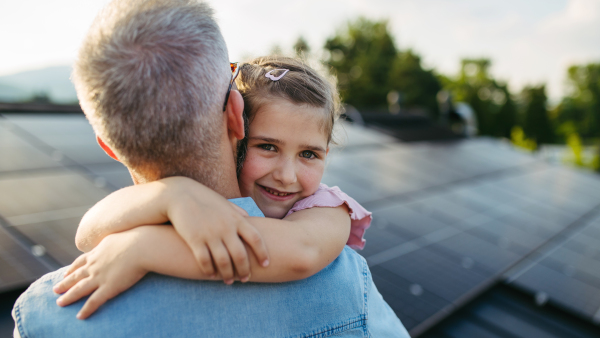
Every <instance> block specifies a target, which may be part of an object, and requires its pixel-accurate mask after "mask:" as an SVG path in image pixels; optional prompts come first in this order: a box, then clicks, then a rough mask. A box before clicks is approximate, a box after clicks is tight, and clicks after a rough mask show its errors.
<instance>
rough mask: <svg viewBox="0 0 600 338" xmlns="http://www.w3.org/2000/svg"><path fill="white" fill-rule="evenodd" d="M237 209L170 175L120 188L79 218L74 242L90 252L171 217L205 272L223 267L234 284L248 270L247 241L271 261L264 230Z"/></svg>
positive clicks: (193, 183) (260, 256)
mask: <svg viewBox="0 0 600 338" xmlns="http://www.w3.org/2000/svg"><path fill="white" fill-rule="evenodd" d="M236 208H237V210H236ZM238 210H242V209H241V208H239V207H237V206H235V205H234V204H233V203H230V202H228V201H227V200H226V199H225V198H223V197H222V196H221V195H219V194H217V193H216V192H214V191H212V190H211V189H208V188H206V187H205V186H204V185H202V184H200V183H198V182H196V181H194V180H191V179H189V178H184V177H170V178H166V179H162V180H159V181H155V182H151V183H147V184H140V185H135V186H131V187H127V188H123V189H120V190H118V191H116V192H114V193H112V194H110V195H109V196H107V197H106V198H104V199H103V200H101V201H100V202H98V203H97V204H96V205H95V206H94V207H92V209H90V210H89V211H88V212H87V213H86V214H85V215H84V217H83V219H82V220H81V223H80V225H79V228H78V229H77V234H76V236H75V242H76V244H77V247H78V248H79V249H80V250H82V251H84V252H88V251H90V250H91V249H93V248H94V247H96V246H97V245H98V243H100V241H101V240H102V239H103V238H105V237H106V236H108V235H110V234H111V233H118V232H121V231H124V230H129V229H132V228H134V227H137V226H140V225H148V224H160V223H165V222H168V221H169V220H171V221H173V224H174V226H175V228H176V230H177V231H178V233H179V234H180V235H181V236H182V238H183V239H184V240H185V241H186V243H187V245H188V246H189V247H190V248H191V249H192V251H193V253H194V256H195V257H196V261H197V262H198V264H199V265H200V268H201V269H202V270H203V271H204V273H205V274H206V275H213V274H215V273H216V272H219V273H220V275H221V276H222V277H223V280H224V281H225V282H226V283H227V284H231V283H233V278H234V275H235V273H234V268H235V271H236V272H237V275H238V276H239V277H240V278H241V280H242V281H246V280H247V279H248V277H249V275H250V263H249V260H248V256H249V255H248V252H249V251H250V250H247V249H246V248H245V247H244V244H245V243H247V244H249V246H250V248H251V249H252V251H253V252H254V254H255V255H256V257H257V258H258V259H259V260H260V263H261V264H265V265H266V264H268V261H269V260H268V254H267V249H266V247H265V245H264V243H263V241H262V238H261V235H260V233H259V232H258V231H257V230H256V229H255V227H253V226H252V225H251V224H250V223H249V222H248V221H247V220H246V219H245V218H244V217H243V216H242V214H241V213H240V212H238ZM242 212H243V213H244V214H246V213H245V211H243V210H242ZM246 215H247V214H246ZM180 225H181V226H180ZM242 240H243V241H242ZM215 268H216V271H215Z"/></svg>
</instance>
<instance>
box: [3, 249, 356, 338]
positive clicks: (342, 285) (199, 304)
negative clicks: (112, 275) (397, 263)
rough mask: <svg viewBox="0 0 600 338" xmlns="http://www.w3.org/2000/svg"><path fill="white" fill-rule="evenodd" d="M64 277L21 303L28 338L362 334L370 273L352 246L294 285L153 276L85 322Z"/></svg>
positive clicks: (18, 310) (34, 288)
mask: <svg viewBox="0 0 600 338" xmlns="http://www.w3.org/2000/svg"><path fill="white" fill-rule="evenodd" d="M64 272H65V269H64V268H63V269H61V270H58V271H55V272H52V273H49V274H47V275H45V276H43V277H42V278H40V279H39V280H37V281H36V282H34V283H33V284H32V285H31V286H30V287H29V289H28V290H27V291H25V292H24V293H23V295H22V296H21V297H20V298H19V300H18V301H17V303H16V304H15V308H14V310H13V313H14V316H15V322H16V324H17V329H18V330H19V332H20V334H21V336H22V337H23V338H25V337H67V336H69V337H74V336H78V335H79V336H83V335H84V334H83V333H85V335H86V336H103V335H109V336H130V335H134V336H135V335H145V334H144V333H147V334H148V335H150V336H152V335H157V334H158V335H162V336H169V335H182V334H183V335H197V334H198V333H199V332H202V333H203V334H205V335H206V336H223V337H226V336H237V335H239V333H240V332H245V333H247V334H245V336H247V337H263V336H272V337H287V336H297V335H302V334H307V333H311V334H312V333H319V332H321V333H322V332H328V331H330V330H333V331H331V332H336V331H335V330H347V329H352V328H355V329H357V330H358V329H360V327H364V325H365V321H366V307H367V304H366V301H367V299H366V292H367V274H368V268H367V267H366V262H365V261H364V259H363V258H362V257H361V256H360V255H358V254H357V253H355V252H354V251H353V250H352V249H350V248H345V249H344V250H343V251H342V253H341V255H340V256H339V257H338V259H336V260H335V261H334V262H333V263H332V264H330V265H329V266H327V267H326V268H325V269H323V270H322V271H320V272H319V273H317V274H316V275H314V276H312V277H310V278H307V279H304V280H300V281H296V282H290V283H278V284H269V283H246V284H241V283H236V284H234V285H231V286H228V285H224V284H223V283H219V282H202V281H192V280H184V279H178V278H172V277H168V276H161V275H156V274H149V275H148V276H146V277H144V278H143V279H142V280H141V281H140V282H139V283H137V284H136V285H135V286H134V287H132V288H131V289H129V290H127V291H126V292H124V293H123V294H121V295H119V296H117V297H116V298H114V299H112V300H110V301H109V302H107V303H106V304H105V305H104V306H102V307H101V308H100V309H99V310H98V312H96V313H95V314H94V315H93V316H92V317H90V318H89V319H88V320H85V321H81V320H77V319H76V318H75V316H76V314H77V312H78V310H79V309H80V308H81V306H82V305H83V301H84V300H85V299H84V300H82V301H79V302H77V303H75V304H72V305H70V306H67V307H64V308H61V307H59V306H57V305H56V299H57V298H58V295H56V294H55V293H54V292H53V291H52V287H53V285H54V284H56V283H57V282H58V281H60V280H61V279H62V277H63V275H64ZM265 318H269V320H265ZM199 328H201V331H199Z"/></svg>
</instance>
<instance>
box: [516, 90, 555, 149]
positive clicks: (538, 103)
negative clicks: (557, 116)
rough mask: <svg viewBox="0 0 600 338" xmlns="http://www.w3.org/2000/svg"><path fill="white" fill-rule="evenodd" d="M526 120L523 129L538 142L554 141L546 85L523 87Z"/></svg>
mask: <svg viewBox="0 0 600 338" xmlns="http://www.w3.org/2000/svg"><path fill="white" fill-rule="evenodd" d="M522 95H523V99H524V103H525V107H524V112H523V114H524V121H523V131H524V132H525V135H527V137H528V138H531V139H534V140H535V141H536V143H537V144H538V145H539V144H542V143H552V142H554V129H553V128H552V125H551V123H550V118H549V117H548V109H547V108H546V105H547V98H546V86H544V85H541V86H538V87H525V88H524V89H523V93H522Z"/></svg>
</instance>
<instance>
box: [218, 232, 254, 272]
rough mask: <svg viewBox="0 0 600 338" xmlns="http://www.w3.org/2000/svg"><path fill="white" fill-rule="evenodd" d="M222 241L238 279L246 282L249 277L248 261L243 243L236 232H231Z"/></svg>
mask: <svg viewBox="0 0 600 338" xmlns="http://www.w3.org/2000/svg"><path fill="white" fill-rule="evenodd" d="M224 243H225V246H226V248H227V251H228V252H229V256H231V260H232V261H233V266H234V267H235V271H236V272H237V275H238V276H239V277H240V281H242V282H247V281H248V280H249V279H250V261H249V260H248V252H246V247H245V246H244V243H242V241H241V240H240V238H239V237H238V236H237V234H233V235H232V236H230V237H228V238H227V239H225V242H224Z"/></svg>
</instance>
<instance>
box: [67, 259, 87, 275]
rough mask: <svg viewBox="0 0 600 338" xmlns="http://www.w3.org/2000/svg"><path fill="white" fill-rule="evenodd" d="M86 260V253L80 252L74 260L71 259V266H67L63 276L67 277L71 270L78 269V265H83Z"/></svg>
mask: <svg viewBox="0 0 600 338" xmlns="http://www.w3.org/2000/svg"><path fill="white" fill-rule="evenodd" d="M86 262H87V255H86V254H82V255H81V256H79V257H77V258H75V260H74V261H73V263H72V264H71V266H69V268H68V269H67V272H66V273H65V275H64V276H63V278H65V277H67V276H68V275H70V274H72V273H73V271H75V270H77V269H79V268H80V267H82V266H84V265H85V263H86Z"/></svg>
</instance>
